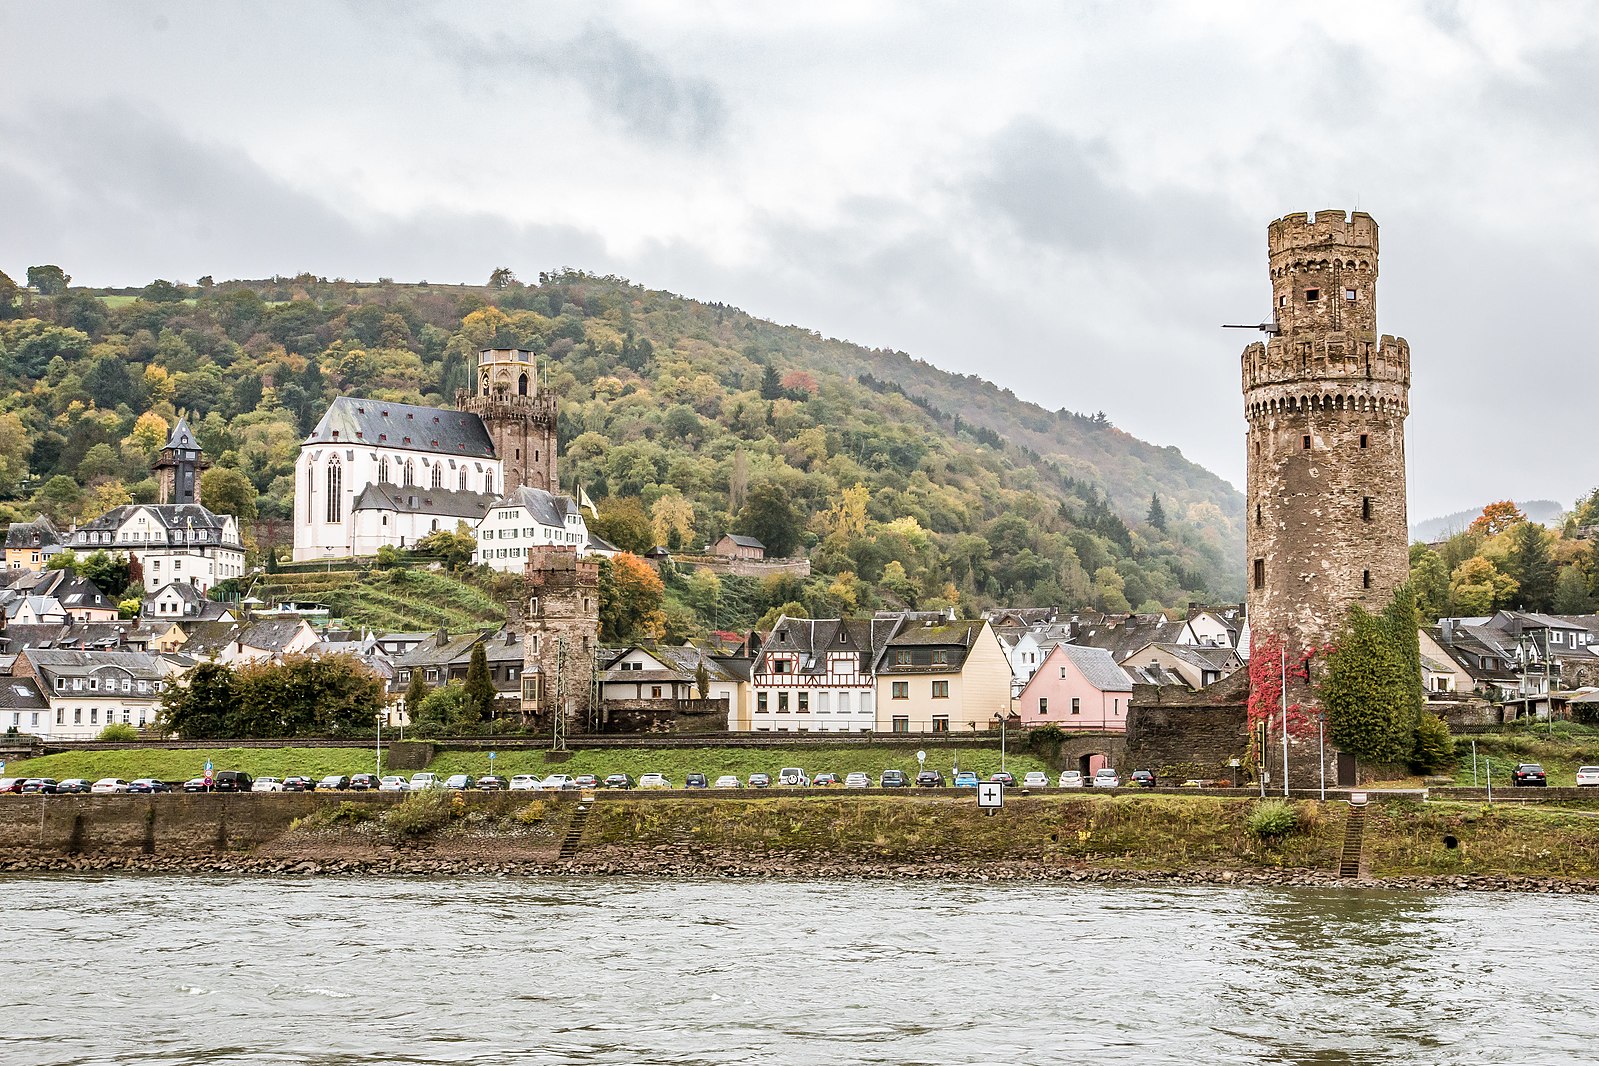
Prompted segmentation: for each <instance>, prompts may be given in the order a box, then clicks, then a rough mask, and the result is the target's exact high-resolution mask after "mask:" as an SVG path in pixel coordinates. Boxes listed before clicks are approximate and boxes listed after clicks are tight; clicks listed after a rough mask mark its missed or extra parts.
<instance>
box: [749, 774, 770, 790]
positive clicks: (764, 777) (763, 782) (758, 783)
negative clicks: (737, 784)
mask: <svg viewBox="0 0 1599 1066" xmlns="http://www.w3.org/2000/svg"><path fill="white" fill-rule="evenodd" d="M771 787H772V775H771V774H750V788H771Z"/></svg>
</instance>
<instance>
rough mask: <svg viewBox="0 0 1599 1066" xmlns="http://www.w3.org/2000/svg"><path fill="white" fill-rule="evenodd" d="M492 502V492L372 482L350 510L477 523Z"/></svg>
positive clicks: (486, 512)
mask: <svg viewBox="0 0 1599 1066" xmlns="http://www.w3.org/2000/svg"><path fill="white" fill-rule="evenodd" d="M494 499H495V497H494V494H493V493H492V492H459V491H457V490H455V489H425V488H422V487H421V486H420V485H411V486H410V487H402V486H399V485H384V484H378V483H376V482H374V483H372V484H370V485H368V486H367V487H366V488H364V489H362V490H361V494H360V495H359V496H357V497H356V498H355V503H353V504H351V505H350V510H352V511H364V510H374V511H401V512H405V513H407V514H412V513H414V514H433V515H444V516H446V517H449V518H470V519H471V520H472V521H474V522H476V521H477V520H478V519H480V518H482V517H483V516H484V515H486V514H488V513H489V508H491V507H493V506H494ZM555 524H556V525H560V524H561V523H559V522H557V523H555ZM452 532H453V530H452Z"/></svg>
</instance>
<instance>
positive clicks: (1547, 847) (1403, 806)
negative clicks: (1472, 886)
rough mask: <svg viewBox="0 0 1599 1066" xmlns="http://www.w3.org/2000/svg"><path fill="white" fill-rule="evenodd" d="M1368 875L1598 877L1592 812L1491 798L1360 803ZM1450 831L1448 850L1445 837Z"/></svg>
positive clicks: (1598, 837)
mask: <svg viewBox="0 0 1599 1066" xmlns="http://www.w3.org/2000/svg"><path fill="white" fill-rule="evenodd" d="M1367 817H1368V822H1367V826H1366V836H1365V852H1366V858H1367V860H1368V862H1369V863H1370V869H1371V873H1372V876H1374V877H1401V876H1405V875H1409V874H1466V875H1471V874H1517V875H1529V876H1543V877H1599V814H1594V813H1586V814H1585V813H1583V812H1581V811H1575V810H1570V809H1566V808H1562V807H1545V806H1541V805H1540V806H1535V807H1534V806H1522V805H1519V804H1516V805H1507V804H1502V803H1496V804H1493V805H1492V806H1488V805H1484V804H1475V803H1426V804H1422V803H1383V804H1376V805H1373V806H1372V807H1370V808H1368V815H1367ZM1448 836H1453V837H1454V838H1455V840H1456V841H1457V846H1456V847H1454V848H1451V847H1449V846H1448V844H1447V842H1446V841H1445V837H1448Z"/></svg>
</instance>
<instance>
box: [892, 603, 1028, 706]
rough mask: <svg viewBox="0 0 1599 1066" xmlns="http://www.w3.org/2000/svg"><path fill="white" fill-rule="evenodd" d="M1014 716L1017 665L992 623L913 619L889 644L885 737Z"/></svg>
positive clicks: (909, 618)
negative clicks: (1013, 671) (1013, 670)
mask: <svg viewBox="0 0 1599 1066" xmlns="http://www.w3.org/2000/svg"><path fill="white" fill-rule="evenodd" d="M1010 713H1011V669H1010V661H1009V660H1008V659H1007V658H1006V657H1005V648H1004V646H1003V645H1002V644H1001V643H1000V641H999V637H998V636H996V635H995V633H994V630H993V629H992V628H991V627H990V626H989V624H988V623H987V622H986V621H983V620H980V619H978V620H965V621H959V622H948V621H943V620H934V619H918V618H916V617H915V616H911V617H908V618H906V619H905V621H904V622H903V623H902V624H901V625H900V626H899V630H898V632H897V633H895V635H894V636H893V637H891V638H890V639H889V640H888V643H887V644H886V645H885V646H884V647H883V650H882V654H881V656H880V658H879V659H878V662H877V731H878V732H880V733H888V732H893V733H970V732H972V731H973V730H977V729H992V728H994V725H995V716H997V715H1002V716H1009V715H1010Z"/></svg>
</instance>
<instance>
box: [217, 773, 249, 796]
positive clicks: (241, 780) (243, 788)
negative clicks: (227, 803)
mask: <svg viewBox="0 0 1599 1066" xmlns="http://www.w3.org/2000/svg"><path fill="white" fill-rule="evenodd" d="M254 785H255V778H253V777H251V776H250V775H249V774H247V773H245V772H244V771H243V770H218V771H217V775H216V777H215V778H213V779H212V781H211V791H213V792H248V791H250V789H251V788H252V787H254Z"/></svg>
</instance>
